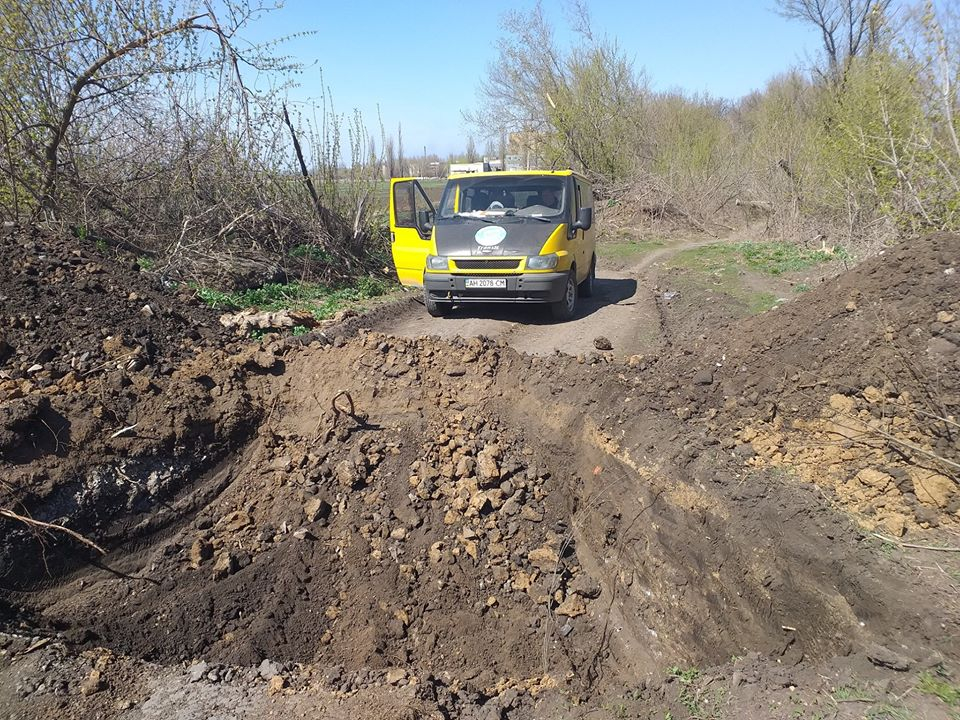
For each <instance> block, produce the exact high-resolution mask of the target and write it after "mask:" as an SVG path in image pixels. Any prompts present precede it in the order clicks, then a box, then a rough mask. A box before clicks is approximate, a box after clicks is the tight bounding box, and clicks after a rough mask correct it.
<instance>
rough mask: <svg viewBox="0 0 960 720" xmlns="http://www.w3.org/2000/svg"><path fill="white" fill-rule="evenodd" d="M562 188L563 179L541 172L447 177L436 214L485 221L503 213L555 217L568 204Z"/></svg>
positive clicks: (494, 218) (444, 216)
mask: <svg viewBox="0 0 960 720" xmlns="http://www.w3.org/2000/svg"><path fill="white" fill-rule="evenodd" d="M564 187H565V183H564V181H563V178H560V177H549V176H542V175H534V176H529V177H524V176H521V177H517V176H512V177H511V176H507V177H490V176H485V177H477V178H459V179H456V180H450V181H448V182H447V186H446V188H444V191H443V197H442V198H441V200H440V212H439V217H440V219H449V218H454V217H465V218H476V219H478V220H486V221H491V220H496V219H497V218H501V217H504V216H511V217H536V218H555V217H558V216H560V215H561V214H562V213H563V211H564V208H565V207H566V206H567V203H568V200H567V198H566V193H565V192H564Z"/></svg>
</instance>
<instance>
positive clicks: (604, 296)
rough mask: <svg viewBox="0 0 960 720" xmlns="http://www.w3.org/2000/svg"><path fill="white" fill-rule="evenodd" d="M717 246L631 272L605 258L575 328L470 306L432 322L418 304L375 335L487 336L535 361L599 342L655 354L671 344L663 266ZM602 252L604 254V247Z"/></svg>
mask: <svg viewBox="0 0 960 720" xmlns="http://www.w3.org/2000/svg"><path fill="white" fill-rule="evenodd" d="M715 242H717V240H716V239H715V238H698V239H688V240H681V241H678V242H674V243H671V244H670V245H669V246H667V247H664V248H659V249H656V250H653V251H652V252H649V253H646V254H644V255H643V256H642V257H640V258H638V259H637V261H636V262H635V263H633V264H632V265H630V266H629V267H627V268H625V269H618V268H614V267H611V264H610V263H609V262H606V261H605V260H604V258H603V257H602V255H601V256H600V257H599V258H598V267H597V282H596V289H595V291H594V296H593V297H592V298H581V299H580V301H579V308H578V310H577V314H576V317H575V318H574V319H573V320H571V321H570V322H566V323H556V322H554V321H553V320H551V319H550V316H549V313H548V312H547V311H546V308H544V307H541V306H538V305H530V306H523V305H513V306H510V305H496V304H488V305H487V304H485V305H469V306H466V307H458V308H456V309H455V310H454V311H453V312H452V313H451V314H450V315H449V316H447V317H444V318H432V317H430V316H429V315H427V313H426V310H424V309H423V307H422V306H421V305H419V304H418V305H413V306H411V308H410V310H409V311H408V312H406V313H403V314H401V315H400V316H399V317H391V318H383V319H382V320H380V321H379V322H378V323H377V324H376V325H375V326H374V328H373V329H375V330H377V331H380V332H386V333H390V334H391V335H395V336H399V337H408V338H417V337H421V336H423V335H436V336H439V337H441V338H444V339H449V338H454V337H458V336H459V337H480V336H485V337H489V338H491V339H496V340H499V341H501V342H506V343H507V344H509V345H510V346H511V347H513V348H514V349H515V350H518V351H519V352H522V353H526V354H529V355H550V354H552V353H554V352H558V351H559V352H561V353H564V354H567V355H581V354H585V353H588V352H592V351H594V350H595V348H594V345H593V340H594V338H596V337H598V336H603V337H605V338H607V339H608V340H610V343H611V344H612V345H613V352H614V354H615V355H618V356H629V355H635V354H649V353H653V352H656V351H657V350H659V349H660V348H661V347H662V345H663V344H664V341H665V338H663V337H662V332H661V331H662V322H661V320H660V317H659V311H658V309H657V306H656V296H655V290H654V288H655V287H656V286H657V279H658V277H659V274H660V265H661V264H662V262H663V261H664V260H666V259H668V258H670V257H672V256H674V255H676V254H677V253H679V252H681V251H683V250H688V249H691V248H696V247H701V246H703V245H708V244H711V243H715ZM599 251H600V252H601V253H602V252H603V246H602V245H601V246H600V248H599Z"/></svg>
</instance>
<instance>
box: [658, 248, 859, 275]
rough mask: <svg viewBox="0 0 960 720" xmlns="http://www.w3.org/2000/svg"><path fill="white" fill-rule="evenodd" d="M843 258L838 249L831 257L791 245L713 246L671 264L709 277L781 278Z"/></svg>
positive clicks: (693, 250) (681, 255) (689, 252)
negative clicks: (747, 274) (752, 274)
mask: <svg viewBox="0 0 960 720" xmlns="http://www.w3.org/2000/svg"><path fill="white" fill-rule="evenodd" d="M844 257H846V254H845V253H844V252H843V251H842V250H840V249H838V250H836V251H835V252H834V253H833V254H832V255H831V254H829V253H826V252H823V251H821V250H807V249H806V248H802V247H800V246H799V245H794V244H792V243H782V242H758V243H749V242H744V243H713V244H712V245H704V246H703V247H698V248H691V249H689V250H684V251H683V252H681V253H678V254H677V256H676V257H675V258H674V260H673V263H672V264H673V265H674V266H676V267H687V268H691V269H694V270H703V271H706V272H710V273H717V272H719V273H732V272H739V271H740V270H743V269H746V270H753V271H754V272H759V273H764V274H766V275H783V274H785V273H791V272H798V271H800V270H807V269H809V268H812V267H816V266H817V265H822V264H824V263H828V262H832V261H834V260H840V259H843V258H844Z"/></svg>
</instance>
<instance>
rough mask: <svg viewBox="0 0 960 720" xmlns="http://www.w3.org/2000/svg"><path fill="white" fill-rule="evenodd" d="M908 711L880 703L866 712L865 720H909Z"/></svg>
mask: <svg viewBox="0 0 960 720" xmlns="http://www.w3.org/2000/svg"><path fill="white" fill-rule="evenodd" d="M911 717H912V715H911V714H910V711H909V710H907V709H906V708H903V707H898V706H896V705H887V704H886V703H880V704H879V705H875V706H874V707H872V708H870V709H869V710H867V712H866V714H865V715H864V718H865V720H910V718H911Z"/></svg>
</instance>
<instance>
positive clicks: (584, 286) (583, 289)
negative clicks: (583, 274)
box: [579, 255, 597, 297]
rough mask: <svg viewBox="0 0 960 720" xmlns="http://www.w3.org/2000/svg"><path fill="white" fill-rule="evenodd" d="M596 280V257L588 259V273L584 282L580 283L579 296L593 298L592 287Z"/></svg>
mask: <svg viewBox="0 0 960 720" xmlns="http://www.w3.org/2000/svg"><path fill="white" fill-rule="evenodd" d="M596 280H597V256H596V255H594V256H593V257H592V258H590V272H589V273H588V274H587V278H586V280H584V281H583V282H582V283H580V288H579V289H580V295H581V296H582V297H593V286H594V283H595V282H596Z"/></svg>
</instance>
